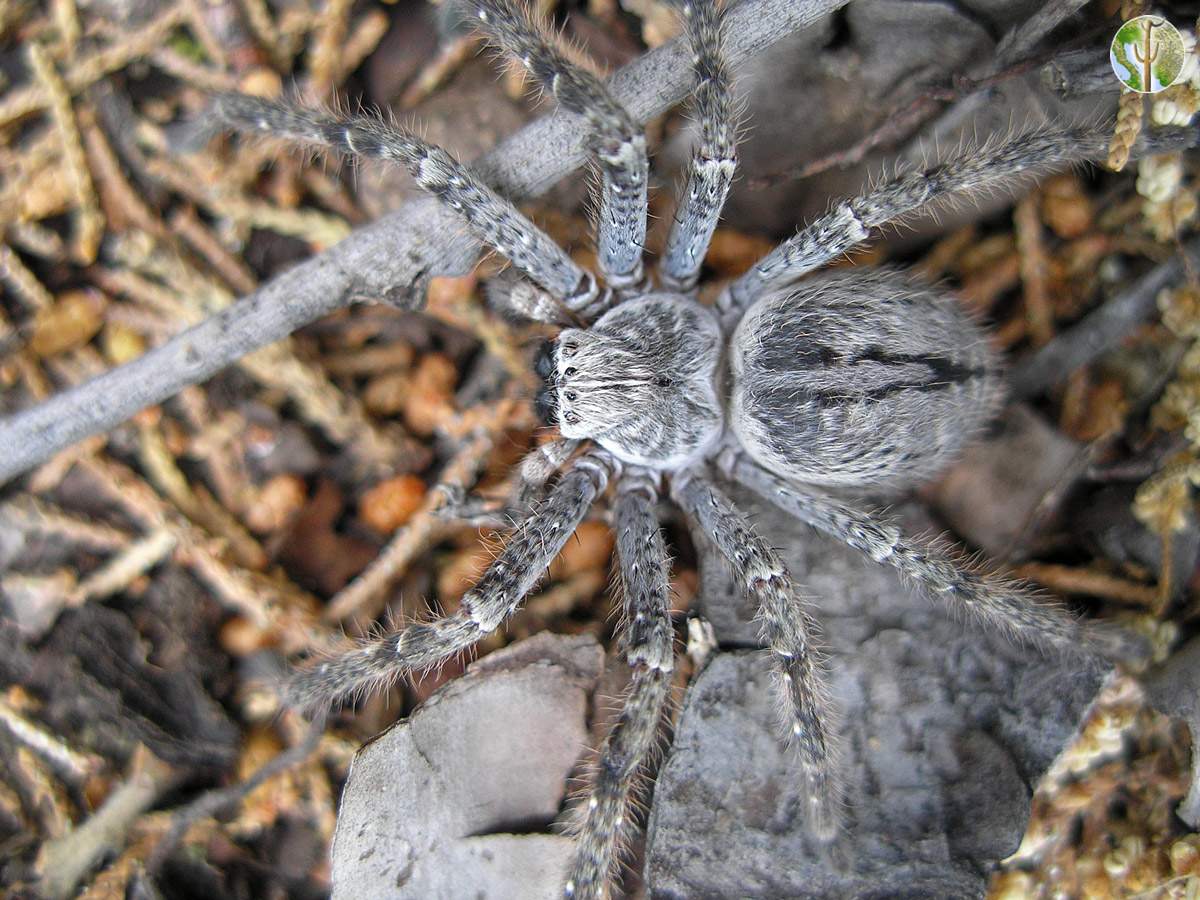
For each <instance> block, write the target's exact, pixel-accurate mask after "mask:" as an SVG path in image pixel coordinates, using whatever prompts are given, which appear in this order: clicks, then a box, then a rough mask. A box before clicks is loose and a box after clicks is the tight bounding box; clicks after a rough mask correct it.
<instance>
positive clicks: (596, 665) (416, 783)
mask: <svg viewBox="0 0 1200 900" xmlns="http://www.w3.org/2000/svg"><path fill="white" fill-rule="evenodd" d="M602 667H603V651H602V650H601V648H600V646H599V645H598V644H597V643H596V641H595V640H594V639H593V638H591V637H589V636H582V637H564V636H558V635H549V634H544V635H538V636H537V637H534V638H531V639H529V640H527V641H523V642H521V643H519V644H516V645H514V646H513V647H510V648H507V649H505V650H502V651H499V652H497V653H494V654H491V655H490V656H488V657H486V658H485V659H484V660H482V661H481V662H480V663H476V664H475V665H472V666H471V667H470V668H469V669H468V670H467V673H466V674H465V675H463V676H462V677H461V678H458V679H455V680H454V681H452V682H450V683H449V684H447V685H445V686H444V687H442V688H441V689H440V690H438V691H437V692H436V693H435V694H434V695H433V696H432V697H430V698H429V700H428V701H426V703H425V704H424V705H423V706H422V707H421V708H420V709H418V710H417V711H416V712H415V713H414V714H413V715H412V716H410V717H409V718H408V719H406V720H405V721H403V722H399V723H397V724H396V725H395V726H393V727H392V728H390V729H389V730H388V731H386V732H384V733H383V734H381V735H380V736H379V737H378V738H376V739H375V740H374V741H372V742H371V743H370V744H368V745H366V746H365V747H363V748H362V750H360V751H359V753H358V755H357V756H356V757H355V759H354V763H353V765H352V767H351V769H350V776H349V778H348V780H347V782H346V789H345V792H344V793H343V795H342V804H341V811H340V814H339V816H338V825H337V832H336V834H335V836H334V845H333V896H334V897H335V898H358V897H372V898H401V897H421V898H429V897H473V898H487V900H501V898H529V897H556V896H558V893H559V889H560V888H559V885H560V884H561V882H562V879H563V877H564V873H565V871H566V864H567V859H568V857H569V854H570V849H571V841H570V839H569V838H566V837H563V836H561V835H555V834H549V833H546V832H545V829H547V827H548V826H549V824H550V823H551V822H552V821H553V820H554V818H555V816H556V815H557V813H558V811H559V808H560V807H561V806H562V802H563V797H564V793H565V791H566V788H567V779H568V776H569V775H570V773H571V771H572V769H574V767H575V765H576V763H577V761H578V759H579V756H580V754H581V753H582V751H583V750H584V748H585V747H586V746H587V741H588V732H587V711H588V701H589V696H590V694H591V691H592V688H593V687H594V685H595V682H596V680H597V678H599V676H600V673H601V670H602Z"/></svg>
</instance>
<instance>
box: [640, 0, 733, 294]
mask: <svg viewBox="0 0 1200 900" xmlns="http://www.w3.org/2000/svg"><path fill="white" fill-rule="evenodd" d="M679 5H680V6H681V12H682V13H683V23H684V30H685V32H686V33H687V37H688V43H689V44H690V45H691V48H692V67H693V69H695V72H696V92H695V94H694V96H693V101H692V107H693V114H694V116H695V118H696V120H697V121H698V122H699V123H700V144H699V146H697V147H696V150H695V152H694V153H693V155H692V160H691V163H690V164H689V166H688V175H687V181H686V183H685V184H684V187H683V193H681V194H680V195H679V200H678V202H677V203H676V204H675V218H674V221H672V223H671V233H670V235H669V236H668V238H667V248H666V252H665V253H664V254H663V260H662V264H661V266H660V268H659V275H660V277H661V278H662V281H663V285H664V286H665V287H668V288H670V289H671V290H675V291H680V292H684V291H692V290H694V289H695V287H696V282H697V281H699V280H700V267H701V265H702V264H703V263H704V257H705V256H706V255H707V254H708V245H709V243H711V241H712V236H713V232H714V231H715V230H716V228H717V220H718V219H720V218H721V210H722V209H723V208H724V206H725V198H726V196H728V194H729V186H730V185H731V184H732V183H733V175H734V173H735V172H736V171H737V115H736V113H735V111H734V106H735V104H734V99H733V91H732V89H731V86H730V76H729V66H728V64H727V63H726V61H725V51H724V47H723V35H722V28H721V10H720V9H719V8H718V6H717V0H683V2H681V3H680V4H679Z"/></svg>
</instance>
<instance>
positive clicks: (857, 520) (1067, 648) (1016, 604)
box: [721, 452, 1137, 659]
mask: <svg viewBox="0 0 1200 900" xmlns="http://www.w3.org/2000/svg"><path fill="white" fill-rule="evenodd" d="M721 466H722V468H723V469H724V470H725V472H726V473H727V475H728V477H730V478H731V479H733V480H734V481H736V482H738V483H739V484H743V485H745V486H746V487H748V488H750V490H752V491H754V493H756V494H758V495H759V496H760V497H762V498H763V499H764V500H766V501H768V502H769V503H772V504H774V505H775V506H777V507H778V508H780V509H782V510H783V511H784V512H786V513H788V514H790V515H792V516H794V517H795V518H797V519H799V520H800V521H801V522H804V523H806V524H808V525H810V526H812V527H813V528H815V529H817V530H818V531H821V532H823V533H825V534H827V535H829V536H830V537H832V538H834V539H835V540H838V541H841V542H842V543H844V544H846V545H848V546H850V547H853V548H854V549H855V550H857V551H859V552H860V553H862V554H864V555H865V556H868V557H870V558H871V559H873V560H874V561H875V562H877V563H881V564H884V565H889V566H891V567H892V568H894V569H896V571H898V572H899V573H900V574H901V575H903V576H905V578H907V579H908V580H909V581H911V582H912V583H913V584H915V585H916V586H917V587H918V588H920V590H921V592H922V593H924V594H925V595H926V596H927V597H929V598H930V599H932V600H935V601H937V602H939V603H942V604H944V605H945V606H947V607H948V608H949V609H950V610H951V611H952V612H966V613H967V615H968V616H970V617H971V618H973V619H975V620H976V621H978V622H980V623H982V624H984V625H986V626H988V627H989V628H992V629H995V630H997V631H1001V632H1003V633H1004V634H1006V635H1008V636H1010V637H1012V638H1014V639H1017V640H1020V641H1024V642H1026V643H1028V644H1032V645H1034V646H1039V647H1041V648H1042V649H1047V650H1053V651H1055V652H1058V653H1065V654H1067V655H1068V656H1083V657H1091V658H1097V657H1104V658H1110V659H1112V658H1116V659H1128V658H1129V656H1130V655H1131V654H1132V653H1136V649H1137V648H1134V647H1132V646H1131V645H1130V644H1129V643H1128V641H1127V640H1122V639H1120V638H1119V637H1118V636H1110V635H1108V634H1106V633H1104V632H1103V631H1100V630H1096V629H1088V628H1087V627H1086V626H1085V625H1084V623H1082V622H1081V621H1079V620H1078V619H1077V618H1075V617H1074V616H1073V615H1071V614H1070V613H1069V612H1068V611H1067V610H1065V609H1064V608H1063V607H1062V606H1060V605H1059V604H1057V603H1054V602H1053V601H1052V600H1050V599H1049V598H1047V597H1046V596H1045V595H1044V594H1042V593H1040V592H1039V591H1038V590H1037V589H1036V588H1034V587H1033V586H1031V585H1029V584H1026V583H1025V582H1022V581H1020V580H1018V579H1015V578H1012V577H1010V576H1007V575H1005V574H1003V573H999V572H983V571H977V570H974V569H972V568H971V567H970V566H969V565H968V564H967V562H966V561H965V560H964V559H963V557H962V556H961V555H960V554H955V553H954V551H953V550H948V549H947V548H944V547H941V546H938V545H937V544H936V543H932V542H929V541H921V540H916V539H913V538H910V537H906V536H905V535H904V534H903V533H902V532H901V530H900V528H899V527H898V526H897V525H896V524H895V522H893V521H892V520H891V519H889V518H888V517H887V516H885V515H882V514H880V513H877V512H871V513H867V512H863V511H861V510H858V509H855V508H854V507H852V506H849V505H847V504H845V503H842V502H841V501H838V500H835V499H834V498H832V497H829V496H828V495H826V494H823V493H822V492H820V491H818V490H817V489H815V488H813V487H812V486H810V485H805V484H800V483H798V482H793V481H790V480H788V479H785V478H781V477H780V476H778V475H776V474H775V473H773V472H769V471H767V470H766V469H764V468H762V467H761V466H759V465H757V464H756V463H755V462H754V461H753V460H752V459H750V457H749V456H748V455H746V454H744V453H734V452H726V453H725V454H723V458H722V460H721Z"/></svg>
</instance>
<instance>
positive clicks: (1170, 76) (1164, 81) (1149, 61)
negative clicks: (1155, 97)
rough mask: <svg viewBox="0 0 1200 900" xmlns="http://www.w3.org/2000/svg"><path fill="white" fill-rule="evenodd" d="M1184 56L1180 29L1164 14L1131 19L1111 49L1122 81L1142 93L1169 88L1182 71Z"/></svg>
mask: <svg viewBox="0 0 1200 900" xmlns="http://www.w3.org/2000/svg"><path fill="white" fill-rule="evenodd" d="M1185 56H1186V51H1185V50H1184V46H1183V38H1182V37H1180V36H1179V31H1178V30H1177V29H1176V28H1175V26H1174V25H1172V24H1171V23H1170V22H1168V21H1167V20H1166V19H1164V18H1162V17H1161V16H1138V17H1137V18H1136V19H1130V20H1129V21H1128V22H1126V23H1125V24H1124V25H1122V26H1121V29H1120V30H1119V31H1118V32H1117V33H1116V36H1115V37H1113V41H1112V47H1110V48H1109V51H1108V58H1109V60H1110V61H1111V62H1112V67H1113V71H1114V72H1115V73H1116V74H1117V78H1119V79H1120V80H1121V84H1123V85H1125V87H1127V88H1129V89H1130V90H1131V91H1137V92H1138V93H1139V94H1157V93H1158V92H1159V91H1162V90H1165V89H1167V88H1169V87H1170V86H1171V85H1172V84H1173V83H1174V81H1175V79H1176V78H1178V77H1179V73H1180V72H1182V71H1183V62H1184V57H1185Z"/></svg>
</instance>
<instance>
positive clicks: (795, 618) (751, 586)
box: [671, 471, 841, 841]
mask: <svg viewBox="0 0 1200 900" xmlns="http://www.w3.org/2000/svg"><path fill="white" fill-rule="evenodd" d="M671 496H672V498H673V499H674V500H675V502H676V503H678V504H679V506H680V507H681V508H682V509H683V511H684V513H685V514H686V515H687V517H688V518H689V520H690V521H691V522H693V523H695V524H696V525H698V526H699V529H700V530H701V531H702V532H704V534H706V535H707V536H708V537H709V538H710V539H711V540H712V541H713V542H714V543H715V544H716V546H717V548H718V549H719V550H720V552H721V555H722V556H724V557H725V559H726V561H727V562H728V563H729V565H730V566H731V567H732V569H733V572H734V574H735V576H736V577H737V579H738V580H739V581H740V582H741V583H742V586H743V588H744V589H745V590H746V592H747V593H748V594H749V595H750V597H751V598H753V600H754V601H755V602H756V604H757V607H758V614H759V619H760V620H761V624H762V638H763V642H764V643H765V644H766V645H767V646H768V647H769V648H770V650H771V653H772V656H773V657H774V661H775V674H776V680H777V683H778V687H779V692H780V695H781V696H782V697H783V699H784V709H785V715H786V718H787V725H788V737H789V739H790V743H791V744H792V746H794V747H795V749H796V751H797V755H798V757H799V764H800V768H801V771H802V774H803V776H804V780H805V786H806V788H807V796H806V798H805V800H806V808H805V812H806V818H807V821H808V827H809V831H810V833H811V834H812V835H813V836H814V837H816V838H818V839H821V840H826V841H828V840H832V839H833V838H834V837H836V835H837V832H838V828H839V819H840V800H841V792H840V784H839V781H838V779H837V773H836V763H835V756H834V750H835V748H834V743H833V740H834V736H833V733H832V731H831V730H830V722H831V720H832V707H831V704H830V701H829V699H828V697H827V692H826V688H825V683H824V678H823V673H822V672H821V666H820V663H819V661H818V648H817V646H816V644H815V640H814V638H815V635H816V624H815V623H814V622H813V621H812V619H811V618H810V617H809V615H808V612H807V610H806V608H805V606H806V604H805V603H804V601H803V599H802V598H801V596H800V593H799V592H798V591H797V589H796V586H795V584H794V583H793V582H792V579H791V576H790V575H789V574H788V571H787V569H786V568H785V567H784V564H783V561H782V560H781V559H780V558H779V555H778V554H777V553H776V552H775V551H774V550H772V549H771V548H770V547H769V546H768V545H767V544H766V542H765V541H763V539H762V538H761V537H760V536H759V535H758V533H757V532H755V530H754V529H753V527H752V526H751V525H750V523H749V521H747V519H746V517H745V516H744V515H742V513H741V512H739V511H738V509H737V508H736V507H735V506H734V505H733V502H732V501H731V500H730V499H729V498H728V497H726V496H725V494H723V493H722V492H721V491H720V490H719V489H718V488H717V487H716V485H715V484H713V482H712V481H711V480H709V479H708V478H707V477H706V476H704V475H702V474H700V473H698V472H695V471H688V472H685V473H683V474H682V475H678V476H676V478H675V480H674V482H673V484H672V488H671Z"/></svg>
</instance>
